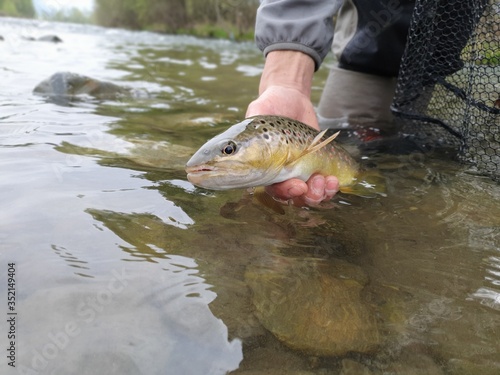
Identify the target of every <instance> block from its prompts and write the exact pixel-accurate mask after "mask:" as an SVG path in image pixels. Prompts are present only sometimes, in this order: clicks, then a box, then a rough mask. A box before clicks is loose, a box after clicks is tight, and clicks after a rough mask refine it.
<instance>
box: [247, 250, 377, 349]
mask: <svg viewBox="0 0 500 375" xmlns="http://www.w3.org/2000/svg"><path fill="white" fill-rule="evenodd" d="M245 276H246V281H247V283H248V285H249V286H250V288H251V290H252V292H253V302H254V305H255V308H256V315H257V317H258V319H259V321H260V322H261V324H262V325H263V326H264V327H265V328H266V329H268V330H269V331H271V332H272V333H273V334H274V335H275V336H276V337H277V338H278V339H279V340H280V341H282V342H283V343H285V344H286V345H287V346H289V347H291V348H293V349H296V350H301V351H304V352H306V353H308V354H310V355H314V356H341V355H345V354H346V353H348V352H362V353H367V352H372V351H374V350H375V349H376V348H377V346H378V345H379V343H380V337H379V332H378V328H377V323H376V319H375V316H374V314H373V313H372V312H371V311H370V309H369V307H368V306H367V305H366V304H365V303H364V302H363V300H362V297H361V291H362V290H363V287H364V285H366V283H367V282H368V278H367V276H366V274H365V273H364V272H363V270H362V269H361V268H360V267H358V266H355V265H353V264H350V263H347V262H344V261H341V260H330V261H321V260H317V259H312V258H309V259H304V258H300V259H293V258H285V257H274V258H273V259H272V260H271V262H270V264H269V265H268V266H262V265H260V266H259V267H255V268H249V269H248V270H247V272H246V275H245Z"/></svg>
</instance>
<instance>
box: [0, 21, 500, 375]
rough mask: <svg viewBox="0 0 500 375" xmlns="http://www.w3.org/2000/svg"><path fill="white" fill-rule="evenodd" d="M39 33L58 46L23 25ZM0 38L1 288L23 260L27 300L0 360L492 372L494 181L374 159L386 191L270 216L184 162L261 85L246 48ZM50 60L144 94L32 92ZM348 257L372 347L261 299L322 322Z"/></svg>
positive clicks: (108, 369) (35, 369) (496, 313)
mask: <svg viewBox="0 0 500 375" xmlns="http://www.w3.org/2000/svg"><path fill="white" fill-rule="evenodd" d="M46 34H57V35H58V36H59V37H60V38H61V39H62V40H63V43H60V44H51V43H43V42H30V41H26V40H24V39H23V38H22V37H23V36H35V37H37V36H41V35H46ZM0 35H2V36H3V37H4V38H5V41H3V42H0V72H1V77H2V85H1V87H0V171H1V177H0V203H1V207H2V210H0V225H1V227H0V228H1V229H0V230H1V231H0V246H1V248H0V267H1V269H0V275H1V278H2V280H4V281H3V282H1V283H0V290H1V291H2V292H1V294H0V295H1V296H2V297H1V299H2V300H3V301H6V282H5V280H6V277H7V276H6V273H7V264H8V263H10V262H15V263H16V269H17V279H16V280H17V281H16V290H17V305H16V309H17V312H18V324H17V334H18V342H17V353H16V366H17V367H16V369H11V368H9V367H8V366H7V362H8V359H7V358H5V356H2V357H0V367H1V369H2V373H5V372H4V371H6V369H7V370H8V371H10V372H11V373H40V374H87V373H88V374H95V373H102V374H224V373H227V372H234V373H235V374H237V373H241V374H339V373H342V374H349V373H352V374H358V373H359V374H361V373H366V374H370V373H373V374H382V373H384V374H386V373H391V374H392V373H397V374H415V373H421V374H497V373H499V371H500V354H499V349H500V341H499V337H500V332H499V327H500V252H499V251H500V190H499V188H498V185H497V184H495V183H493V182H491V181H490V180H488V179H485V178H482V177H478V176H473V175H470V174H467V173H466V171H465V169H464V168H463V167H462V166H460V165H458V164H456V163H454V162H453V161H451V160H447V159H446V158H442V157H434V156H432V155H420V154H412V155H406V156H379V157H370V158H369V159H368V160H366V163H367V164H369V165H370V166H373V165H375V166H376V167H378V168H379V169H380V170H381V171H382V173H383V174H384V175H385V176H386V178H387V189H388V196H387V197H385V198H384V197H379V198H376V199H363V198H357V197H352V196H340V195H339V196H338V197H337V198H336V199H335V200H334V203H335V205H334V207H333V208H329V209H314V210H305V209H297V208H294V207H288V208H287V209H286V214H285V215H278V214H276V213H274V212H272V211H269V210H267V209H266V208H263V207H261V206H259V205H258V204H256V203H254V202H253V201H252V199H251V197H249V195H248V193H246V192H245V191H238V190H235V191H228V192H210V191H206V190H202V189H197V188H195V187H194V186H192V185H191V184H190V183H189V182H187V181H186V177H185V172H184V164H185V162H186V161H187V160H188V158H189V157H190V155H191V154H192V153H193V152H194V151H195V150H196V149H197V148H198V147H199V146H200V145H201V144H202V143H203V142H204V141H205V140H206V139H208V138H209V137H211V136H213V135H215V134H217V133H219V132H220V131H221V130H223V129H225V128H226V127H227V126H228V125H230V124H231V123H234V122H236V121H239V120H240V119H242V118H243V116H244V113H245V109H246V105H247V104H248V103H249V102H250V101H251V100H252V99H253V98H254V96H255V95H256V92H257V86H258V74H259V72H260V71H261V69H262V63H263V60H262V57H261V55H260V52H258V51H257V50H256V48H255V47H254V45H253V44H250V43H249V44H245V43H242V44H237V43H232V42H227V41H216V40H203V39H196V38H191V37H182V36H167V35H157V34H151V33H146V32H129V31H124V30H111V29H109V30H107V29H101V28H97V27H90V26H75V25H64V24H54V23H46V22H39V21H26V20H13V19H5V18H3V19H0ZM328 63H329V62H328V61H327V63H326V64H325V67H324V68H322V69H321V70H320V71H319V72H318V74H317V75H316V77H315V87H314V90H313V96H314V99H315V100H316V101H317V100H318V98H319V93H320V90H321V87H322V85H323V82H324V80H325V78H326V73H327V68H328ZM58 71H72V72H75V73H79V74H83V75H87V76H91V77H93V78H97V79H101V80H106V81H112V82H114V83H116V84H120V85H125V86H128V87H132V88H135V89H137V90H139V91H141V92H147V93H148V95H139V96H138V97H135V98H128V99H127V98H122V99H118V100H111V99H108V100H97V99H95V98H91V97H86V98H81V100H76V101H73V102H70V103H68V105H66V106H61V105H58V104H55V103H53V102H51V101H50V100H47V98H44V97H40V96H35V95H33V94H32V90H33V88H34V87H35V86H36V85H37V84H38V83H39V82H40V81H42V80H43V79H46V78H48V77H49V76H50V75H52V74H53V73H55V72H58ZM304 265H311V266H310V267H309V266H307V267H306V268H307V272H305V271H303V270H305V268H304V269H303V268H301V267H303V266H304ZM340 265H342V267H341V268H340V269H341V270H343V271H340V274H339V275H336V277H339V278H340V279H341V278H342V277H343V276H342V272H344V273H345V274H346V275H348V274H350V273H353V272H355V273H356V275H361V276H359V277H358V276H356V277H358V279H356V277H354V279H353V281H352V282H359V285H361V286H360V290H361V292H360V296H359V300H360V301H361V303H362V304H363V306H365V308H366V309H368V310H369V311H370V312H371V314H372V315H371V317H372V318H373V320H374V322H375V323H374V324H376V327H377V332H378V333H377V337H378V338H377V345H376V347H375V348H371V349H370V350H368V351H367V352H364V353H359V352H357V351H356V350H354V351H349V352H348V353H345V354H342V355H336V356H331V355H330V356H325V355H324V354H321V353H319V352H318V353H316V352H315V351H314V349H311V350H309V349H297V348H294V347H293V345H290V344H286V343H283V340H282V339H278V338H277V336H276V334H275V332H273V329H274V327H269V326H268V323H265V322H264V319H265V317H263V316H262V314H263V313H262V312H259V311H261V310H262V309H261V310H259V309H260V307H259V306H264V305H265V306H268V308H269V306H271V307H272V306H281V305H283V306H291V307H290V309H293V310H294V311H297V314H298V315H299V316H300V317H301V318H302V316H301V315H300V314H311V311H312V313H313V314H316V311H317V314H318V315H319V316H318V320H319V321H322V322H324V321H325V320H324V319H326V320H328V316H326V317H325V316H324V315H321V314H324V312H322V310H321V306H326V303H323V301H324V300H325V299H328V298H331V301H330V302H331V305H332V306H333V307H332V308H334V307H335V301H338V305H339V306H340V307H341V308H342V306H345V304H346V300H345V299H343V297H342V296H340V295H335V293H334V290H332V293H328V290H327V291H326V294H324V295H323V296H322V297H321V298H322V300H321V299H318V294H317V291H318V289H319V287H318V285H323V284H321V283H322V282H323V281H325V280H330V279H329V277H330V276H331V274H330V273H328V272H326V271H325V272H323V271H317V270H322V269H323V268H324V269H327V270H330V269H335V270H336V269H339V268H338V267H340ZM332 267H333V268H332ZM297 270H298V271H297ZM353 270H355V271H353ZM332 272H333V271H332ZM344 276H345V275H344ZM316 277H318V279H317V280H319V283H320V284H312V283H309V281H308V280H316V279H315V278H316ZM346 277H347V279H349V277H350V276H349V277H348V276H346ZM325 278H326V279H325ZM340 279H339V280H340ZM277 280H278V281H279V283H278V281H277ZM349 280H350V279H349ZM360 280H362V281H360ZM326 284H328V283H326ZM326 284H325V285H326ZM311 285H313V287H312V289H308V288H310V287H311ZM328 285H329V284H328ZM277 296H279V298H278V297H277ZM308 296H310V298H309V297H308ZM299 301H300V302H299ZM2 303H5V302H2ZM343 304H344V305H343ZM306 305H307V306H306ZM306 307H307V308H312V310H311V309H310V310H307V309H306ZM346 308H348V306H347V307H346ZM263 311H264V314H265V313H267V312H266V311H265V310H263ZM294 319H295V318H294ZM297 319H298V318H297ZM311 320H312V318H311ZM278 323H279V325H280V326H284V327H285V328H284V329H285V330H287V332H288V331H292V332H293V331H294V330H296V329H304V327H297V324H298V323H297V321H294V320H293V319H291V318H287V316H286V315H285V314H284V313H283V319H282V320H281V321H279V322H278ZM278 323H276V324H278ZM269 324H270V323H269ZM273 324H274V323H273ZM325 324H326V323H325ZM346 324H347V323H346ZM302 325H304V323H302ZM6 328H7V327H6V325H3V326H2V332H3V330H4V329H6ZM1 337H2V338H1V339H0V342H1V343H2V345H3V346H6V345H7V339H6V333H5V334H4V333H2V335H1ZM320 339H323V337H321V338H320V337H318V339H317V340H313V341H316V342H320V341H319V340H320ZM327 339H328V338H327ZM280 340H281V341H280ZM313 344H314V343H313ZM357 345H358V346H359V347H363V345H362V342H361V343H359V342H358V344H357ZM3 346H2V347H3ZM10 372H7V373H10Z"/></svg>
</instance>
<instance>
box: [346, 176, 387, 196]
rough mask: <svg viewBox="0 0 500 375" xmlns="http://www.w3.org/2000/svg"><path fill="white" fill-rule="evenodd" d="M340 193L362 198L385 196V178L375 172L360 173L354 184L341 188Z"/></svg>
mask: <svg viewBox="0 0 500 375" xmlns="http://www.w3.org/2000/svg"><path fill="white" fill-rule="evenodd" d="M340 191H341V192H342V193H345V194H352V195H357V196H358V197H364V198H375V197H377V196H383V197H386V196H387V194H386V189H385V178H384V177H383V176H381V175H380V174H379V173H378V172H375V171H366V172H361V173H360V175H359V176H358V178H357V180H356V182H355V183H354V184H352V185H349V186H344V187H341V188H340Z"/></svg>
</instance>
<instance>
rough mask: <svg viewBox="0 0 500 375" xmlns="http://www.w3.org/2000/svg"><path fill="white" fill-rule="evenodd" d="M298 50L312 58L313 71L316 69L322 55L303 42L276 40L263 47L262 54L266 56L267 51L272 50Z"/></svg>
mask: <svg viewBox="0 0 500 375" xmlns="http://www.w3.org/2000/svg"><path fill="white" fill-rule="evenodd" d="M284 50H288V51H298V52H302V53H305V54H306V55H308V56H309V57H310V58H312V59H313V60H314V71H317V70H318V69H319V67H320V65H321V63H322V61H323V59H322V57H321V56H320V55H319V53H318V52H316V50H315V49H314V48H311V47H308V46H306V45H304V44H301V43H294V42H277V43H273V44H270V45H268V46H267V47H266V48H264V51H263V53H264V56H267V54H268V53H269V52H272V51H284Z"/></svg>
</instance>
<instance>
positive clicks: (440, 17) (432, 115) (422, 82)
mask: <svg viewBox="0 0 500 375" xmlns="http://www.w3.org/2000/svg"><path fill="white" fill-rule="evenodd" d="M499 45H500V3H499V2H498V0H439V1H436V0H417V1H416V6H415V10H414V14H413V19H412V23H411V26H410V33H409V38H408V42H407V47H406V51H405V54H404V56H403V60H402V64H401V67H400V73H399V77H398V86H397V90H396V95H395V98H394V102H393V105H392V110H393V113H394V114H395V115H396V116H397V118H398V121H400V122H401V123H402V127H403V132H404V133H407V134H408V136H409V137H412V138H413V140H414V141H415V142H417V143H420V144H421V145H425V146H426V147H427V148H429V147H431V148H432V147H436V146H441V145H446V146H453V147H455V148H456V149H457V150H458V156H459V158H460V160H461V161H463V162H466V163H468V164H470V166H471V170H472V171H475V172H476V173H479V174H485V175H489V176H491V177H492V178H493V179H495V180H497V181H500V116H499V114H500V48H499ZM410 134H411V135H410Z"/></svg>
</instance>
